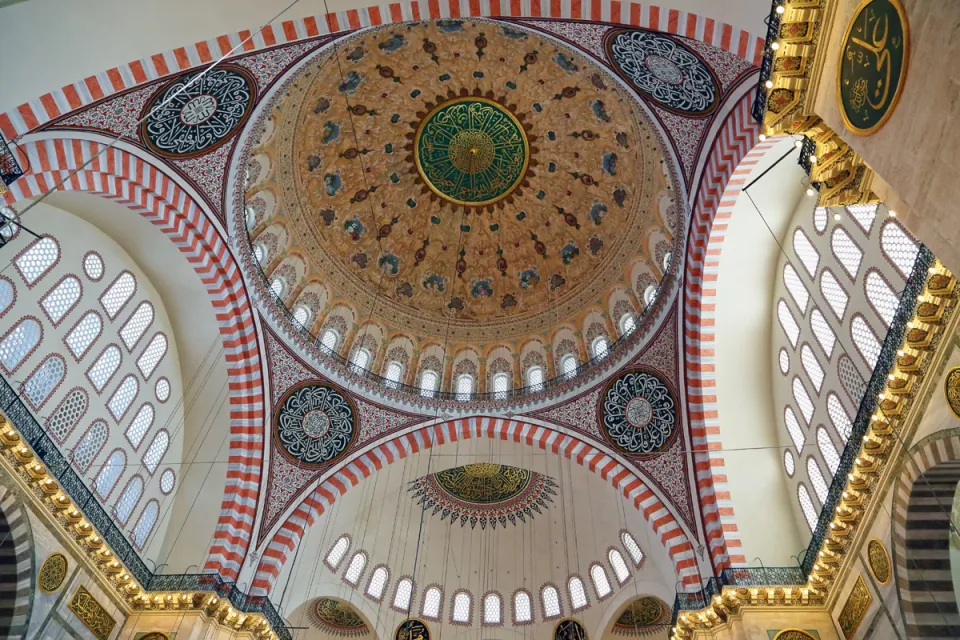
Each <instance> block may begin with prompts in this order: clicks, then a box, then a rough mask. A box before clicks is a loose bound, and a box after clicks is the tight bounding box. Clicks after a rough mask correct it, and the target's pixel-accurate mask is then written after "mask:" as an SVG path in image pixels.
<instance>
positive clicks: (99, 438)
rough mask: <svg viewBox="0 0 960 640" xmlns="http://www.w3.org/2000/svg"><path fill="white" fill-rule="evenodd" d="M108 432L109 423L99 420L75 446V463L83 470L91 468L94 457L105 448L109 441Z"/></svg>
mask: <svg viewBox="0 0 960 640" xmlns="http://www.w3.org/2000/svg"><path fill="white" fill-rule="evenodd" d="M107 432H108V429H107V423H106V422H104V421H103V420H97V421H96V422H94V423H93V424H92V425H90V427H89V428H88V429H87V431H86V433H84V434H83V436H82V437H81V438H80V441H79V442H78V443H77V446H76V447H74V448H73V464H74V465H75V466H76V467H77V468H78V469H79V470H80V471H81V472H86V471H87V469H89V468H90V464H91V463H92V462H93V459H94V458H96V457H97V454H99V453H100V450H101V449H103V445H104V443H106V441H107Z"/></svg>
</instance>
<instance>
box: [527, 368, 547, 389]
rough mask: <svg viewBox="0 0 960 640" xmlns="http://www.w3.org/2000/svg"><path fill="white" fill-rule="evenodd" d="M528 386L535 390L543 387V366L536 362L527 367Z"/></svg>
mask: <svg viewBox="0 0 960 640" xmlns="http://www.w3.org/2000/svg"><path fill="white" fill-rule="evenodd" d="M527 386H528V387H530V388H531V389H533V390H534V391H540V390H541V389H543V367H541V366H540V365H536V364H535V365H533V366H532V367H530V368H529V369H527Z"/></svg>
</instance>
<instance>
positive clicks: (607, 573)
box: [587, 562, 616, 602]
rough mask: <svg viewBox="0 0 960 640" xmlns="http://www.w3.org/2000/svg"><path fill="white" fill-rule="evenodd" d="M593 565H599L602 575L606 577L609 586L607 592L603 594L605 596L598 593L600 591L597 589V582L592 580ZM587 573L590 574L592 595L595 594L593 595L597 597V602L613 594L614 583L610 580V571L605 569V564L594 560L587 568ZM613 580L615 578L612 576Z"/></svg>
mask: <svg viewBox="0 0 960 640" xmlns="http://www.w3.org/2000/svg"><path fill="white" fill-rule="evenodd" d="M594 567H600V570H601V571H603V575H604V577H605V578H606V579H607V586H608V587H610V591H608V592H607V595H605V596H602V595H600V591H599V590H598V589H597V583H596V582H595V581H594V579H593V568H594ZM587 575H589V576H590V586H592V587H593V595H595V596H596V597H597V602H603V601H604V600H606V599H607V598H609V597H611V596H612V595H613V585H614V583H613V582H611V581H610V572H609V571H607V567H606V565H605V564H603V563H602V562H594V563H593V564H591V565H590V567H589V568H588V569H587ZM614 580H616V578H614Z"/></svg>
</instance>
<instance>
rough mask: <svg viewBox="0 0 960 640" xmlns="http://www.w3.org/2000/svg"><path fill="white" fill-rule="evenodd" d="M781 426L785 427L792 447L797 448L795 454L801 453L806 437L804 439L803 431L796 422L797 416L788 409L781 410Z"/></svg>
mask: <svg viewBox="0 0 960 640" xmlns="http://www.w3.org/2000/svg"><path fill="white" fill-rule="evenodd" d="M783 424H784V425H785V426H786V427H787V433H789V434H790V439H791V440H793V446H795V447H796V448H797V453H801V452H802V451H803V443H804V442H805V441H806V437H804V435H803V429H801V428H800V423H799V422H798V421H797V415H796V414H795V413H794V412H793V409H791V408H790V407H787V408H786V409H784V410H783Z"/></svg>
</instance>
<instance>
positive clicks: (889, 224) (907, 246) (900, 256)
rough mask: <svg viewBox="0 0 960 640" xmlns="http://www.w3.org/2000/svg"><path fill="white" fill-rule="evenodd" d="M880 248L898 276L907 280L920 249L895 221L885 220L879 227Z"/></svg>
mask: <svg viewBox="0 0 960 640" xmlns="http://www.w3.org/2000/svg"><path fill="white" fill-rule="evenodd" d="M880 248H881V249H882V250H883V254H884V255H885V256H887V258H888V259H889V260H890V262H892V263H893V266H895V267H896V268H897V271H899V272H900V275H902V276H903V277H904V279H907V278H909V277H910V272H911V271H913V263H914V262H916V261H917V254H919V253H920V247H918V246H917V243H916V242H914V241H913V238H911V237H910V236H909V235H907V232H906V231H904V230H903V227H901V226H900V223H899V222H897V221H896V220H887V221H886V222H884V223H883V226H882V227H880Z"/></svg>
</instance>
